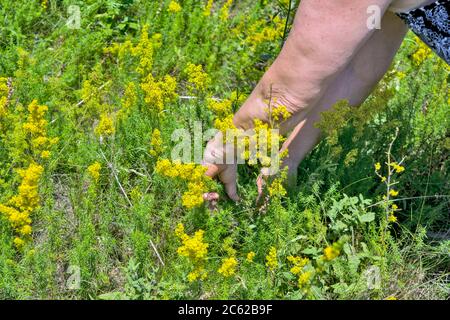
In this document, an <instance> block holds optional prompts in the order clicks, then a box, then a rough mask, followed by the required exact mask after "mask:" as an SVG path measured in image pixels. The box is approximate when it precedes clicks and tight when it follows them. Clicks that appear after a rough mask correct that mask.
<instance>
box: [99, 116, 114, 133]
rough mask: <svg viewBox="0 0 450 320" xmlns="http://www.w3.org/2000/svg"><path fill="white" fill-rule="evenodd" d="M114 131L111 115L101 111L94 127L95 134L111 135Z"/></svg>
mask: <svg viewBox="0 0 450 320" xmlns="http://www.w3.org/2000/svg"><path fill="white" fill-rule="evenodd" d="M115 132H116V129H115V127H114V121H113V119H112V117H111V116H109V115H108V114H106V113H103V114H102V115H101V116H100V121H99V123H98V125H97V127H96V128H95V134H96V135H98V136H111V135H113V134H114V133H115Z"/></svg>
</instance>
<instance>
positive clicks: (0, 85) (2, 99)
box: [0, 77, 9, 120]
mask: <svg viewBox="0 0 450 320" xmlns="http://www.w3.org/2000/svg"><path fill="white" fill-rule="evenodd" d="M7 83H8V79H7V78H3V77H0V120H1V119H2V117H4V116H5V115H6V113H7V110H6V105H7V103H8V92H9V88H8V85H7Z"/></svg>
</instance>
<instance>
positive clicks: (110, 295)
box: [98, 291, 128, 300]
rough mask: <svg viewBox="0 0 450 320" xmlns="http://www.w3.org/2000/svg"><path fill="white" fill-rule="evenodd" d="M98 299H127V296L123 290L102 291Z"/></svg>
mask: <svg viewBox="0 0 450 320" xmlns="http://www.w3.org/2000/svg"><path fill="white" fill-rule="evenodd" d="M98 299H100V300H128V297H127V296H126V295H125V293H123V292H120V291H113V292H107V293H103V294H101V295H99V296H98Z"/></svg>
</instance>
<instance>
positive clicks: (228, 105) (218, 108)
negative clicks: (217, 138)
mask: <svg viewBox="0 0 450 320" xmlns="http://www.w3.org/2000/svg"><path fill="white" fill-rule="evenodd" d="M232 105H233V102H232V101H231V99H223V100H216V99H211V98H209V99H208V109H209V110H211V111H212V112H214V113H215V114H216V115H217V116H218V117H223V116H228V115H230V114H231V112H232Z"/></svg>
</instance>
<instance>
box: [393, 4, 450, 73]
mask: <svg viewBox="0 0 450 320" xmlns="http://www.w3.org/2000/svg"><path fill="white" fill-rule="evenodd" d="M397 15H398V16H399V17H400V18H402V19H403V20H404V21H405V22H406V24H408V26H409V27H410V28H411V30H412V31H413V32H414V33H415V34H416V35H417V36H418V37H419V38H420V39H422V41H423V42H425V43H426V44H427V45H428V46H429V47H430V48H431V49H433V51H434V52H436V53H437V54H438V55H439V56H440V57H441V58H442V59H444V60H445V61H446V62H447V64H450V19H449V15H450V0H439V1H436V2H434V3H432V4H430V5H427V6H424V7H422V8H417V9H414V10H411V11H409V12H405V13H397Z"/></svg>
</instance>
